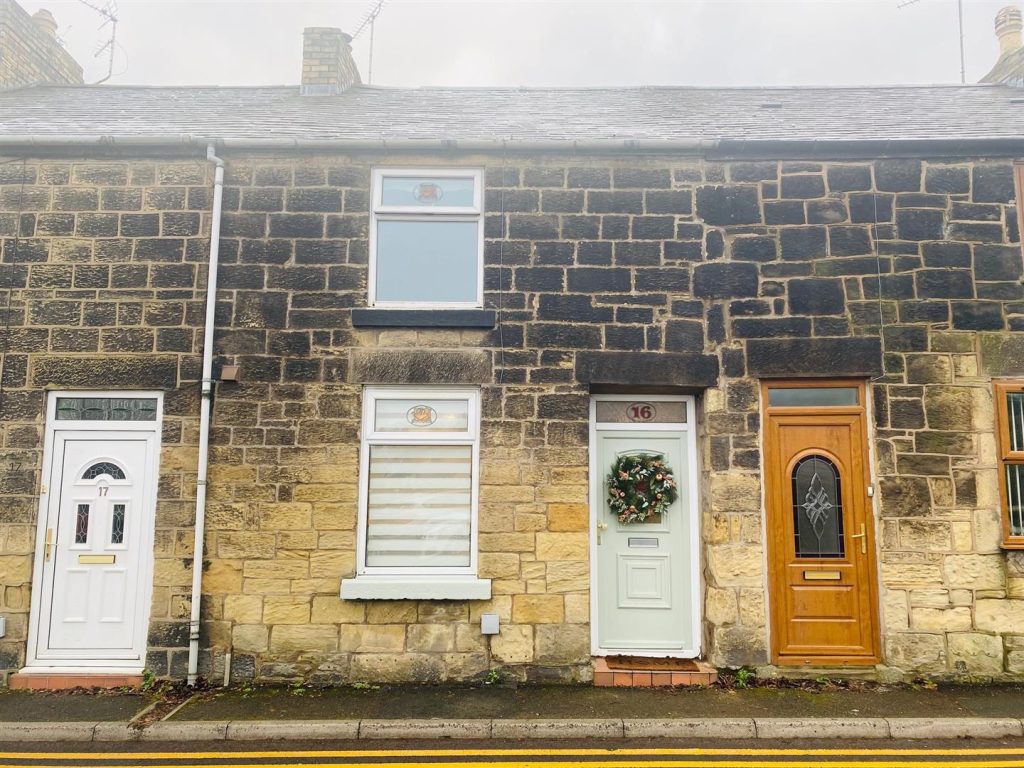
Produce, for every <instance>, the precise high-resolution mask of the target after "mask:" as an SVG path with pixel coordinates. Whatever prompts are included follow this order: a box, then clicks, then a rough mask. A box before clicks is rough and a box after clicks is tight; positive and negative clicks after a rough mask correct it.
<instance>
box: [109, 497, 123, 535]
mask: <svg viewBox="0 0 1024 768" xmlns="http://www.w3.org/2000/svg"><path fill="white" fill-rule="evenodd" d="M124 510H125V505H124V504H115V505H114V514H113V515H112V516H111V523H110V543H111V544H124Z"/></svg>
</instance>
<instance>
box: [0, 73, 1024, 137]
mask: <svg viewBox="0 0 1024 768" xmlns="http://www.w3.org/2000/svg"><path fill="white" fill-rule="evenodd" d="M184 135H188V136H190V137H192V140H198V139H203V140H206V139H212V138H222V139H236V140H240V141H242V140H247V141H252V140H257V141H258V140H265V139H295V140H317V141H336V142H341V141H380V140H385V141H402V140H410V139H416V140H451V141H457V142H473V141H479V142H485V141H495V140H507V139H512V140H514V141H518V142H523V143H529V142H545V141H550V142H573V141H575V142H583V143H589V142H594V141H623V140H639V141H685V140H712V141H714V140H719V141H722V140H724V141H737V142H758V141H767V142H776V141H791V142H811V141H813V142H820V141H826V142H847V141H884V142H905V141H935V140H941V141H949V142H955V141H966V142H970V141H972V140H989V141H992V140H1002V141H1019V140H1024V90H1022V89H1019V88H1014V87H1011V86H1006V85H968V86H949V85H940V86H893V87H888V86H886V87H842V88H818V87H801V88H676V87H636V88H486V89H483V88H388V87H377V86H356V87H354V88H352V89H351V90H349V91H348V92H346V93H344V94H341V95H339V96H301V95H300V94H299V91H298V88H297V87H295V86H288V87H246V88H232V87H180V88H179V87H174V88H167V87H131V86H118V85H115V86H110V85H103V86H37V87H31V88H23V89H18V90H13V91H5V92H0V143H5V144H7V145H10V144H12V143H17V142H20V141H21V140H22V139H23V138H25V137H32V138H34V139H45V137H50V140H51V141H53V140H56V139H57V137H64V138H68V137H70V140H72V141H73V142H74V141H77V140H78V139H81V140H82V141H90V140H93V141H94V140H97V139H98V138H99V137H114V138H115V139H117V140H120V139H122V138H128V137H132V138H134V139H135V140H145V139H151V140H154V141H155V140H166V139H168V137H175V136H178V137H181V136H184Z"/></svg>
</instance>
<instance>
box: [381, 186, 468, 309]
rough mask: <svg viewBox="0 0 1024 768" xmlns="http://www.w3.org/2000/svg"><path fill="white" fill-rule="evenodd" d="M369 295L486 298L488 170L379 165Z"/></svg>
mask: <svg viewBox="0 0 1024 768" xmlns="http://www.w3.org/2000/svg"><path fill="white" fill-rule="evenodd" d="M372 194H373V196H372V203H371V217H370V218H371V221H370V281H369V289H370V295H369V303H370V305H371V306H375V307H392V308H402V307H405V308H415V307H425V308H472V307H480V306H483V249H484V217H483V174H482V172H481V171H480V170H479V169H473V168H458V169H429V168H420V169H415V168H413V169H408V168H406V169H400V168H376V169H374V171H373V191H372Z"/></svg>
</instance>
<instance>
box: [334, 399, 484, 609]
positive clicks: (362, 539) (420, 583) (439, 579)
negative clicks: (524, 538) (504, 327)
mask: <svg viewBox="0 0 1024 768" xmlns="http://www.w3.org/2000/svg"><path fill="white" fill-rule="evenodd" d="M421 399H422V400H463V401H467V403H468V407H469V411H468V428H467V430H466V431H464V432H422V433H419V434H416V433H410V432H386V431H377V430H375V429H374V416H375V413H376V409H377V401H378V400H421ZM374 445H468V446H471V448H472V469H471V472H472V487H471V489H470V541H469V565H468V566H457V567H456V566H438V567H434V568H432V567H422V566H387V567H384V566H376V567H374V566H367V565H366V532H367V510H368V505H369V487H370V448H371V447H372V446H374ZM479 496H480V390H479V389H478V388H475V387H443V388H442V387H432V386H422V387H387V386H372V387H366V388H364V390H363V412H362V438H361V440H360V445H359V511H358V517H357V523H356V577H355V578H354V579H345V580H343V581H342V585H341V596H342V598H344V599H403V598H408V599H425V600H430V599H435V600H453V599H489V598H490V595H491V582H490V579H479V578H477V576H476V573H477V562H478V555H477V549H478V538H479V506H480V504H479Z"/></svg>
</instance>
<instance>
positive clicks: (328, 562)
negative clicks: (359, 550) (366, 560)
mask: <svg viewBox="0 0 1024 768" xmlns="http://www.w3.org/2000/svg"><path fill="white" fill-rule="evenodd" d="M355 569H356V553H355V552H329V551H324V552H320V551H318V552H311V553H310V555H309V575H310V576H325V577H330V578H337V579H341V578H344V577H346V576H351V575H352V574H353V573H355Z"/></svg>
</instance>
